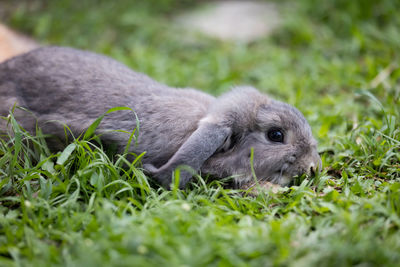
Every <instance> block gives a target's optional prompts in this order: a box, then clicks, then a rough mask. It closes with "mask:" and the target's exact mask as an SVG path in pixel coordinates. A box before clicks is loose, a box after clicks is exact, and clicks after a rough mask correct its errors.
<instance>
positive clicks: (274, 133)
mask: <svg viewBox="0 0 400 267" xmlns="http://www.w3.org/2000/svg"><path fill="white" fill-rule="evenodd" d="M267 136H268V139H269V140H271V141H272V142H279V143H283V132H282V131H281V130H279V129H271V130H269V131H268V133H267Z"/></svg>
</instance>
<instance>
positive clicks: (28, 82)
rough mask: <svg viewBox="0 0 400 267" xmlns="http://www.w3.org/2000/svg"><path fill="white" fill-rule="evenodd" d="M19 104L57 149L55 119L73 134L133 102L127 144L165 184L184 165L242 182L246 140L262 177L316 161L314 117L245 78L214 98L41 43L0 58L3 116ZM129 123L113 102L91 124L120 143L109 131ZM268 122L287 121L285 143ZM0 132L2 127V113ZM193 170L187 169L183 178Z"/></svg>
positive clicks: (27, 122)
mask: <svg viewBox="0 0 400 267" xmlns="http://www.w3.org/2000/svg"><path fill="white" fill-rule="evenodd" d="M15 103H16V104H17V105H18V106H21V107H23V108H25V109H27V110H29V111H30V112H31V114H29V113H27V112H24V111H21V110H18V111H16V113H15V116H16V118H17V121H19V122H20V124H21V125H22V126H23V127H24V128H25V129H27V130H28V131H30V132H32V133H34V131H35V123H36V120H37V121H38V123H39V126H40V127H41V128H42V130H43V132H44V133H47V134H51V135H53V136H54V138H52V139H51V140H50V145H51V146H52V148H53V149H61V148H62V147H63V146H65V140H64V139H65V133H64V128H63V125H62V124H61V123H64V124H66V125H68V126H69V127H70V129H71V131H72V133H73V135H75V136H78V135H79V134H81V133H83V132H84V131H85V130H86V129H87V127H88V126H89V125H90V124H91V123H92V122H93V121H94V120H95V119H96V118H98V117H99V116H100V115H102V114H103V113H105V112H106V111H107V110H108V109H110V108H113V107H117V106H127V107H130V108H132V109H133V110H134V111H135V112H136V113H137V116H138V118H139V123H140V133H139V138H138V144H137V146H131V150H132V151H131V152H134V153H142V152H143V151H146V154H145V157H144V158H143V163H144V167H145V169H147V170H148V172H150V173H151V175H152V177H153V178H154V179H156V180H157V181H158V182H159V183H160V184H162V185H164V186H166V187H168V186H169V184H170V182H171V175H172V172H173V170H174V169H175V168H176V167H178V166H180V165H188V166H190V167H191V168H192V169H194V170H195V171H201V172H202V173H206V174H210V175H213V176H215V177H217V178H223V177H227V176H232V175H234V176H236V182H237V184H238V185H239V186H240V185H242V184H246V183H248V182H249V181H250V180H251V179H252V173H251V168H250V167H251V166H250V164H251V163H250V151H251V148H253V149H254V162H253V165H254V170H255V174H256V176H257V177H258V179H263V180H269V181H272V182H275V183H279V184H285V183H287V182H288V181H290V179H291V178H292V177H293V176H295V175H298V174H302V173H309V172H310V168H311V167H313V168H314V169H315V168H316V167H320V165H321V163H320V158H319V156H318V153H317V147H316V142H315V140H314V138H313V137H312V134H311V129H310V126H309V125H308V123H307V121H306V119H305V118H304V117H303V115H302V114H301V113H300V112H299V111H298V110H297V109H295V108H294V107H292V106H290V105H288V104H285V103H282V102H278V101H275V100H272V99H270V98H268V97H267V96H266V95H264V94H261V93H260V92H259V91H257V90H256V89H254V88H251V87H239V88H236V89H234V90H232V91H231V92H228V93H226V94H224V95H222V96H220V97H218V98H214V97H213V96H210V95H208V94H205V93H203V92H200V91H197V90H194V89H176V88H171V87H168V86H165V85H162V84H160V83H157V82H155V81H153V80H152V79H150V78H149V77H147V76H146V75H143V74H140V73H136V72H133V71H132V70H130V69H129V68H127V67H126V66H124V65H123V64H120V63H118V62H116V61H114V60H112V59H110V58H107V57H105V56H101V55H97V54H94V53H91V52H85V51H80V50H75V49H71V48H63V47H44V48H40V49H37V50H34V51H31V52H29V53H26V54H24V55H21V56H18V57H15V58H13V59H10V60H8V61H6V62H4V63H2V64H0V115H1V116H7V114H8V112H9V110H10V109H11V107H12V106H13V105H14V104H15ZM59 122H61V123H59ZM135 127H136V120H135V118H134V116H133V114H132V112H128V111H118V112H114V113H111V114H109V115H107V116H106V117H105V119H104V120H103V122H102V123H101V124H100V126H99V128H98V130H97V132H98V133H103V135H102V141H103V142H104V143H105V144H115V145H117V149H118V151H119V152H122V151H123V149H124V148H125V145H126V143H127V140H128V138H129V134H124V133H117V132H110V131H109V130H126V131H132V130H133V129H135ZM271 127H279V128H281V129H283V131H284V132H285V136H286V141H285V142H284V143H283V144H282V143H274V142H271V141H269V140H268V138H266V132H267V131H268V130H269V129H270V128H271ZM1 131H3V132H4V131H6V123H5V121H4V120H1V121H0V132H1ZM310 166H311V167H310ZM191 176H192V174H191V173H190V172H188V171H183V172H182V173H181V179H180V186H181V187H184V186H185V185H186V184H187V182H188V181H189V180H190V178H191Z"/></svg>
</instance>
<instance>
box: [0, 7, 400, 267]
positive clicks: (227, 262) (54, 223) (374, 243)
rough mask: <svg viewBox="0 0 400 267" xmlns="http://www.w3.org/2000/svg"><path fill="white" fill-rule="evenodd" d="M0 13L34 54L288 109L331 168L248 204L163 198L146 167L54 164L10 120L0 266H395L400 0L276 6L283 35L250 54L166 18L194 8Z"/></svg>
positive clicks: (86, 155) (79, 151)
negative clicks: (45, 50)
mask: <svg viewBox="0 0 400 267" xmlns="http://www.w3.org/2000/svg"><path fill="white" fill-rule="evenodd" d="M8 2H9V3H10V4H5V6H6V7H7V9H6V11H7V12H5V14H6V16H5V18H4V21H5V22H6V23H7V24H8V25H10V26H12V27H14V28H16V29H18V30H20V31H23V32H25V33H27V34H29V35H31V36H33V38H35V39H36V40H39V41H40V42H42V43H45V44H58V45H68V46H73V47H78V48H83V49H89V50H93V51H97V52H100V53H104V54H108V55H109V56H111V57H113V58H116V59H117V60H120V61H122V62H124V63H125V64H127V65H129V66H130V67H132V68H133V69H135V70H137V71H140V72H144V73H146V74H148V75H150V76H151V77H153V78H154V79H156V80H158V81H161V82H163V83H167V84H168V85H171V86H181V87H195V88H199V89H202V90H204V91H207V92H209V93H212V94H214V95H218V94H220V93H221V92H224V91H226V90H228V89H229V88H230V87H232V86H234V85H237V84H250V85H253V86H255V87H257V88H259V89H260V90H262V91H264V92H266V93H268V94H269V95H271V96H273V97H275V98H277V99H279V100H282V101H285V102H288V103H290V104H293V105H295V106H296V107H298V108H299V109H300V110H301V111H302V112H303V113H304V115H305V117H306V118H307V119H308V121H309V122H310V125H311V126H312V128H313V132H314V136H315V137H316V138H317V139H318V141H319V151H320V152H321V156H322V160H323V165H324V169H323V171H322V173H321V174H320V175H318V176H317V177H315V178H305V179H303V180H301V179H300V180H299V181H298V183H297V184H296V185H295V186H292V187H290V188H282V189H280V190H279V191H278V192H265V193H264V194H260V195H259V196H257V197H252V196H245V195H244V194H243V193H242V192H240V191H238V190H232V189H224V188H223V184H221V183H218V182H211V183H206V182H204V181H203V180H202V179H199V178H198V179H195V182H194V184H193V185H191V187H190V188H189V189H187V190H184V191H181V190H172V191H166V190H163V189H160V188H156V187H151V186H149V183H148V181H147V178H146V177H145V175H144V174H143V173H142V171H141V169H140V166H141V165H140V159H138V160H137V162H134V163H132V164H131V163H128V165H129V166H130V168H128V169H127V168H125V169H123V168H122V167H123V166H124V164H125V163H126V160H125V158H124V156H116V157H114V158H109V157H108V156H107V154H106V153H105V152H103V150H102V149H101V148H100V147H98V148H96V147H93V146H88V143H87V141H85V140H76V141H75V142H74V143H73V144H72V145H70V146H68V147H67V148H66V149H65V150H64V151H62V152H60V153H58V154H50V153H49V151H48V149H47V147H46V144H45V143H44V141H43V139H42V138H41V137H40V134H38V136H35V137H34V136H30V135H28V134H26V133H24V132H23V130H22V129H20V128H19V127H18V125H17V124H15V123H14V130H15V138H14V140H13V143H12V144H7V143H6V141H0V157H1V158H0V201H1V205H0V266H57V265H61V266H147V265H150V266H151V265H154V266H205V265H211V266H353V265H354V266H400V129H399V128H400V115H399V114H400V100H399V98H400V64H399V58H400V2H399V1H395V0H393V1H390V0H383V1H372V0H366V1H345V0H338V1H323V2H322V1H314V0H305V1H280V2H279V3H277V4H278V7H279V9H280V11H281V12H282V14H283V24H282V26H281V27H280V28H279V29H278V30H277V31H276V32H275V33H274V34H273V35H272V36H270V37H268V38H264V39H262V40H259V41H257V42H253V43H251V44H240V43H227V42H220V41H216V40H212V39H208V38H206V37H203V36H190V35H187V34H183V33H182V31H181V29H180V28H179V27H178V26H179V25H176V24H174V22H173V16H174V15H176V14H179V13H180V12H183V11H184V10H185V9H187V8H189V7H192V6H193V4H192V1H178V0H160V1H156V0H150V1H138V0H136V1H128V0H122V1H95V0H88V1H86V0H85V1H68V0H60V1H37V0H34V1H29V2H28V1H26V2H25V1H19V2H18V4H16V3H15V2H14V3H13V4H11V3H12V1H8ZM5 3H7V1H6V2H5ZM27 3H29V4H27ZM132 108H134V107H132ZM25 139H28V140H30V141H31V143H32V144H33V145H32V146H31V147H26V145H25V142H22V141H23V140H25Z"/></svg>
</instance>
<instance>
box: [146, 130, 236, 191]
mask: <svg viewBox="0 0 400 267" xmlns="http://www.w3.org/2000/svg"><path fill="white" fill-rule="evenodd" d="M230 133H231V129H230V128H229V127H227V126H222V125H218V124H215V123H210V122H201V123H200V126H199V127H198V128H197V130H196V131H194V132H193V134H192V135H191V136H190V137H189V138H188V139H187V140H186V142H185V143H183V145H182V146H181V147H180V148H179V150H178V151H177V152H176V153H175V154H174V155H173V156H172V158H170V159H169V161H168V162H167V163H166V164H165V165H163V166H161V167H160V168H158V169H157V168H154V166H152V165H144V168H145V169H147V170H148V171H149V172H150V173H151V175H152V177H153V178H155V179H156V180H157V181H158V182H159V183H160V184H162V185H163V186H164V187H167V188H168V187H169V185H170V183H171V177H172V173H173V171H174V170H175V169H176V168H177V167H178V166H181V165H187V166H189V167H191V168H192V169H193V170H194V171H198V170H200V168H201V166H202V165H203V163H204V161H206V160H207V159H208V158H209V157H211V156H212V155H213V154H214V152H215V151H217V150H218V149H219V148H220V147H221V146H223V144H224V142H226V139H227V138H228V137H229V135H230ZM191 177H192V173H190V172H188V171H186V170H183V169H182V171H181V172H180V180H179V187H180V188H184V187H185V186H186V184H187V183H188V182H189V180H190V178H191Z"/></svg>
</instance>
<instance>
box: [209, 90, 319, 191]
mask: <svg viewBox="0 0 400 267" xmlns="http://www.w3.org/2000/svg"><path fill="white" fill-rule="evenodd" d="M224 98H226V100H224ZM221 100H222V101H221V102H225V101H226V102H228V103H226V104H225V103H223V104H222V105H219V106H218V107H216V110H214V111H213V114H218V113H219V114H225V116H226V117H225V118H223V120H225V121H227V122H229V124H230V126H231V128H230V129H231V132H230V134H229V136H228V137H227V138H226V140H225V142H224V144H223V145H222V146H221V148H219V150H218V151H217V152H216V153H215V154H214V155H212V156H211V157H210V158H209V159H207V160H206V161H205V163H204V164H203V166H202V168H201V170H202V172H204V173H208V174H211V175H215V176H217V177H226V176H230V175H233V176H235V177H236V178H235V182H236V186H238V187H246V186H247V185H248V184H249V183H253V182H254V175H255V176H256V177H257V179H258V180H262V181H270V182H272V183H275V184H280V185H286V184H288V183H289V182H290V181H292V179H293V177H294V176H296V175H301V174H310V173H312V172H316V170H317V169H321V159H320V157H319V155H318V151H317V142H316V141H315V139H314V138H313V136H312V132H311V128H310V126H309V124H308V123H307V121H306V119H305V118H304V116H303V115H302V114H301V112H300V111H298V110H297V109H296V108H294V107H293V106H291V105H289V104H286V103H282V102H279V101H275V100H272V99H270V98H268V97H267V96H265V95H263V94H261V93H259V92H258V91H256V90H255V89H252V88H240V89H237V90H236V91H233V92H232V93H231V94H228V95H226V96H225V97H223V98H222V99H221ZM224 104H225V105H224ZM228 106H230V108H228ZM225 108H227V109H229V111H228V110H222V109H225ZM214 116H215V115H214ZM252 170H254V172H253V171H252Z"/></svg>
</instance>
